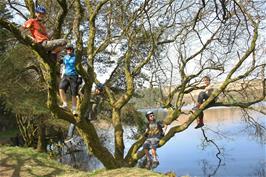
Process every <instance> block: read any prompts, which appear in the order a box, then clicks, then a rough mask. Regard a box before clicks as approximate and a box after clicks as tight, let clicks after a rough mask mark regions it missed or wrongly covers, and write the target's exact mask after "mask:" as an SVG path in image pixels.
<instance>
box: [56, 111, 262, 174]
mask: <svg viewBox="0 0 266 177" xmlns="http://www.w3.org/2000/svg"><path fill="white" fill-rule="evenodd" d="M160 115H162V113H160ZM241 115H242V114H241V110H239V109H234V108H230V109H229V108H219V109H208V110H206V111H205V126H204V127H203V130H204V132H205V134H206V136H207V137H208V139H211V140H213V141H214V142H215V144H216V145H217V146H218V147H219V150H220V151H221V154H220V155H219V156H218V157H219V158H220V159H219V158H217V157H216V154H217V153H218V149H217V148H216V146H215V145H214V144H212V143H206V141H204V136H203V131H202V130H201V129H194V126H195V124H196V122H195V123H193V125H192V126H191V127H189V128H188V129H187V130H186V131H184V132H181V133H178V134H176V135H175V136H174V137H173V138H172V139H171V140H170V141H168V142H167V144H165V145H164V146H163V147H161V148H159V149H158V150H157V153H158V156H159V161H160V165H159V166H158V167H157V168H156V169H154V171H157V172H162V173H166V172H169V171H172V172H174V173H176V175H177V176H181V175H189V176H191V177H192V176H201V177H202V176H204V177H208V176H217V177H253V176H254V177H255V176H256V177H265V176H266V137H265V134H264V136H263V135H261V134H259V131H257V132H256V131H255V129H254V128H253V127H252V126H251V125H250V124H248V123H247V122H245V121H244V119H243V117H242V116H241ZM253 117H255V120H256V121H258V122H260V123H261V124H263V125H264V126H265V127H266V117H265V116H264V115H262V114H254V113H253ZM182 119H185V117H181V119H180V120H179V121H175V122H174V123H173V124H174V125H175V124H179V123H181V122H182ZM107 131H108V130H107ZM111 132H112V131H111ZM255 132H256V133H255ZM264 133H265V129H264ZM108 135H109V138H108V137H107V138H106V137H105V143H106V144H107V145H109V148H110V149H111V147H112V144H113V143H112V140H111V139H112V133H110V132H109V133H108ZM125 136H126V135H125ZM131 143H132V140H128V141H126V142H125V144H126V147H129V146H130V145H131ZM110 145H111V146H110ZM80 149H81V150H82V151H81V152H77V153H75V154H74V155H73V154H72V155H71V156H70V155H65V156H64V157H63V158H61V161H62V162H63V163H68V164H72V165H73V166H76V167H78V168H81V169H85V170H94V169H97V168H102V167H103V166H102V164H101V163H100V162H99V161H98V160H97V159H96V158H95V157H93V156H92V155H87V152H86V149H85V147H84V146H80Z"/></svg>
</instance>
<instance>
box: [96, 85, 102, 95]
mask: <svg viewBox="0 0 266 177" xmlns="http://www.w3.org/2000/svg"><path fill="white" fill-rule="evenodd" d="M103 89H104V85H103V84H102V83H97V84H96V88H95V93H96V94H97V95H99V94H100V93H102V92H103Z"/></svg>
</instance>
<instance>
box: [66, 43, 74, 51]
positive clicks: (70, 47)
mask: <svg viewBox="0 0 266 177" xmlns="http://www.w3.org/2000/svg"><path fill="white" fill-rule="evenodd" d="M66 49H72V50H74V46H73V45H72V44H68V45H67V46H66Z"/></svg>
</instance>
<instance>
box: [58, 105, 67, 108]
mask: <svg viewBox="0 0 266 177" xmlns="http://www.w3.org/2000/svg"><path fill="white" fill-rule="evenodd" d="M59 107H60V108H62V109H67V105H60V106H59Z"/></svg>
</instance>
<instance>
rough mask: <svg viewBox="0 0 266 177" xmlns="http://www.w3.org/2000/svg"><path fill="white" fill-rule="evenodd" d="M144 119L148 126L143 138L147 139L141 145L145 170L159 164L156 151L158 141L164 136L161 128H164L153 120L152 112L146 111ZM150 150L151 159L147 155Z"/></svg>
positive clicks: (160, 123)
mask: <svg viewBox="0 0 266 177" xmlns="http://www.w3.org/2000/svg"><path fill="white" fill-rule="evenodd" d="M146 118H147V119H148V124H147V129H146V131H145V134H144V136H145V137H147V139H146V140H145V142H144V144H143V149H144V151H145V156H146V159H147V164H146V168H150V167H151V165H152V166H155V165H158V164H159V160H158V158H157V154H156V149H157V147H158V145H159V141H160V139H161V138H162V137H163V136H164V132H163V128H164V127H165V128H166V126H165V125H164V124H162V122H160V121H157V120H156V119H155V116H154V113H153V112H152V111H148V112H147V113H146ZM150 149H151V153H152V154H151V155H152V158H151V157H150V154H149V150H150ZM152 162H153V163H152Z"/></svg>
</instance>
